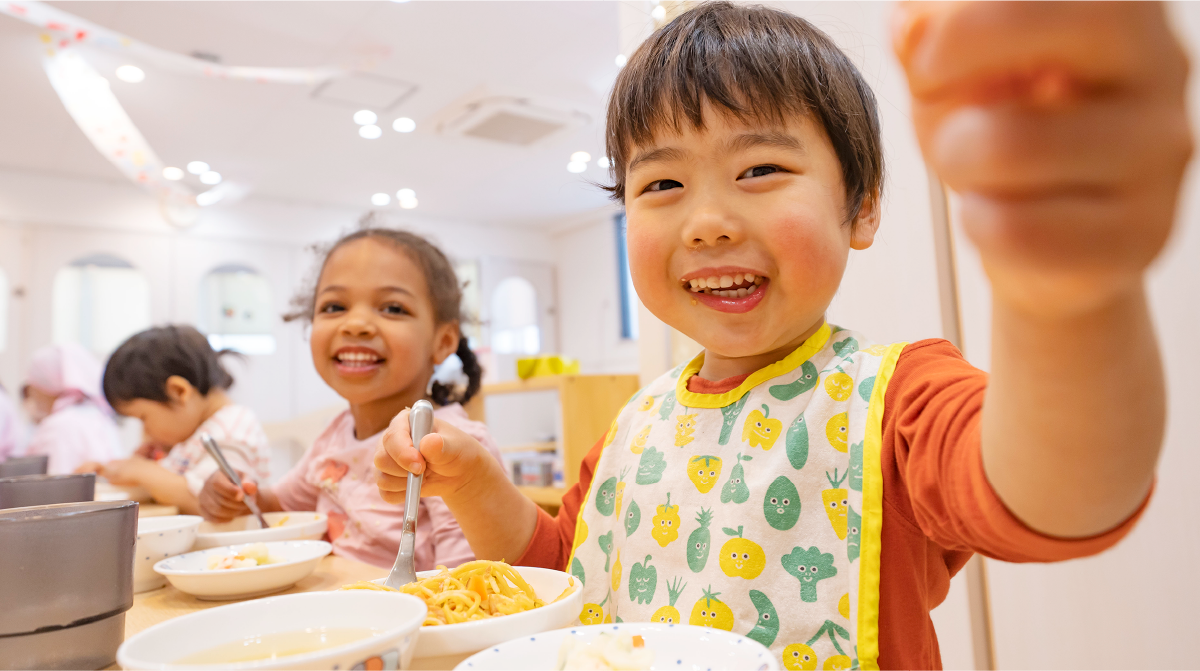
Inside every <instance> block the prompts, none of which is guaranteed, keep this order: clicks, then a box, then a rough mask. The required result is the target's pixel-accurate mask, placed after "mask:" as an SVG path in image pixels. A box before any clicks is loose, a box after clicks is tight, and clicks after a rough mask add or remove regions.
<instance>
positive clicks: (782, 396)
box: [768, 361, 818, 401]
mask: <svg viewBox="0 0 1200 671" xmlns="http://www.w3.org/2000/svg"><path fill="white" fill-rule="evenodd" d="M817 380H818V375H817V366H816V365H815V364H813V362H811V361H805V362H804V363H802V364H800V377H798V378H796V379H795V380H794V381H792V382H789V383H788V384H777V385H775V386H773V387H771V388H770V389H768V391H770V392H771V395H772V396H774V397H775V398H777V399H779V400H781V401H790V400H792V399H793V398H796V397H797V396H799V395H800V394H803V393H804V392H806V391H808V390H810V389H813V388H814V387H816V386H817Z"/></svg>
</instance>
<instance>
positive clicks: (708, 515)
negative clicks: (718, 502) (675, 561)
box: [686, 508, 713, 573]
mask: <svg viewBox="0 0 1200 671" xmlns="http://www.w3.org/2000/svg"><path fill="white" fill-rule="evenodd" d="M712 518H713V515H712V510H708V509H705V508H701V509H700V514H699V515H696V521H697V522H699V523H700V526H699V527H697V528H696V529H695V530H693V531H692V533H691V534H690V535H688V542H687V548H686V549H687V562H688V568H690V569H692V573H699V572H701V571H703V570H704V565H705V564H707V563H708V544H709V543H711V542H712V532H711V531H709V530H708V525H710V524H712Z"/></svg>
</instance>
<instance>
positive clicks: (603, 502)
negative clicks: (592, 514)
mask: <svg viewBox="0 0 1200 671" xmlns="http://www.w3.org/2000/svg"><path fill="white" fill-rule="evenodd" d="M616 503H617V478H616V477H615V476H614V477H611V478H609V479H607V480H605V481H604V482H603V483H602V484H601V485H600V489H598V490H596V510H598V511H600V514H601V515H604V516H605V517H607V516H609V515H611V514H613V509H614V508H615V507H616Z"/></svg>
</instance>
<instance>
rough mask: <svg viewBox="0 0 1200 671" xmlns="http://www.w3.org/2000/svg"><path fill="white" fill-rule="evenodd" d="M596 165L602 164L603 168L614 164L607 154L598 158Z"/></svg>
mask: <svg viewBox="0 0 1200 671" xmlns="http://www.w3.org/2000/svg"><path fill="white" fill-rule="evenodd" d="M596 165H598V166H600V167H601V168H607V167H609V166H610V165H612V161H609V160H608V157H607V156H601V157H600V158H598V159H596Z"/></svg>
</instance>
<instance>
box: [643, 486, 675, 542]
mask: <svg viewBox="0 0 1200 671" xmlns="http://www.w3.org/2000/svg"><path fill="white" fill-rule="evenodd" d="M650 522H651V523H653V524H654V528H653V529H651V530H650V537H651V538H653V539H654V540H655V541H657V542H658V545H659V547H664V548H665V547H667V546H668V545H670V544H671V543H673V542H675V541H676V540H679V506H673V505H671V492H667V503H666V504H665V505H661V506H659V507H658V514H656V515H655V516H654V517H653V518H652V519H651V520H650Z"/></svg>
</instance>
